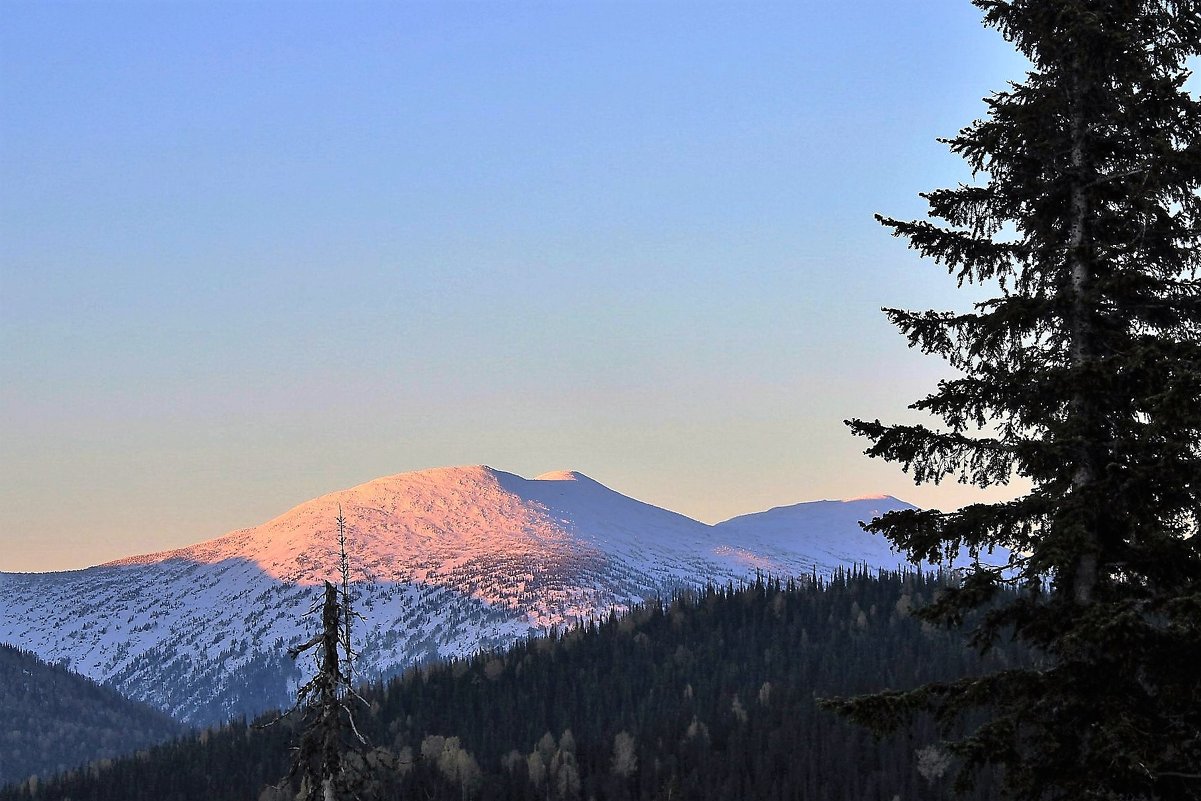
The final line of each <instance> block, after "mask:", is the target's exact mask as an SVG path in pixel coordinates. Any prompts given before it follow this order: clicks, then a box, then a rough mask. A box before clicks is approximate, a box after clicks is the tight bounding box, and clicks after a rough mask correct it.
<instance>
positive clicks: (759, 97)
mask: <svg viewBox="0 0 1201 801" xmlns="http://www.w3.org/2000/svg"><path fill="white" fill-rule="evenodd" d="M3 14H4V17H5V24H4V25H3V26H0V103H2V107H3V111H2V112H0V450H2V453H3V457H2V465H0V471H2V472H0V553H2V554H3V557H0V569H7V570H35V569H36V570H43V569H60V568H66V567H81V566H84V565H87V564H93V563H95V562H98V561H102V560H104V559H110V558H116V557H119V556H123V555H127V554H131V553H135V552H142V551H148V550H157V549H162V548H166V547H172V546H176V545H181V544H186V543H189V542H193V541H196V540H198V539H202V538H207V537H211V536H216V535H218V534H221V533H224V532H225V531H227V530H230V529H232V528H236V527H241V526H247V525H254V524H257V523H259V522H262V521H263V520H265V519H267V518H269V517H271V516H274V515H275V514H278V513H280V512H282V511H284V510H285V509H287V508H288V507H290V506H291V505H294V504H295V503H299V502H301V501H304V500H306V499H308V498H310V497H313V496H315V495H318V494H321V493H323V492H327V491H331V490H334V489H338V488H341V487H345V486H349V485H352V484H355V483H359V482H361V481H365V480H369V479H371V478H374V477H376V476H379V475H384V474H388V473H395V472H401V471H405V470H412V469H421V468H425V467H434V466H441V465H452V464H476V463H486V464H490V465H492V466H494V467H498V468H501V469H506V470H510V471H513V472H518V473H521V474H524V475H527V476H532V475H536V474H538V473H541V472H544V471H548V470H555V469H569V468H570V469H578V470H582V471H583V472H585V473H588V474H589V475H592V476H593V477H594V478H596V479H598V480H600V481H602V482H604V483H607V484H609V485H610V486H612V487H614V488H615V489H618V490H621V491H624V492H626V493H627V494H632V495H634V496H636V497H639V498H641V499H643V500H647V501H650V502H652V503H656V504H659V505H662V506H667V507H668V508H672V509H675V510H677V511H680V512H683V513H686V514H691V515H693V516H696V517H699V518H701V519H704V520H709V521H716V520H719V519H723V518H726V517H729V516H732V515H735V514H740V513H745V512H751V511H757V510H760V509H764V508H767V507H770V506H773V505H780V504H787V503H795V502H798V501H801V500H811V499H816V498H822V497H847V496H853V495H859V494H867V493H879V492H887V493H891V494H895V495H898V496H900V497H903V498H906V499H908V500H912V501H914V502H916V503H920V504H924V505H941V506H943V507H948V506H955V505H958V504H960V503H963V502H965V501H966V500H968V499H970V498H974V497H977V495H976V494H975V493H974V492H973V491H971V490H967V489H964V488H961V487H957V486H951V487H941V488H914V487H913V486H912V484H911V482H910V481H909V480H908V479H907V478H906V477H905V476H904V475H903V474H901V473H900V471H899V470H898V469H897V468H895V467H894V466H891V465H886V464H877V463H874V462H871V461H869V460H867V459H866V458H865V457H862V456H861V455H860V454H861V451H862V449H863V447H864V446H865V443H863V442H861V441H857V440H854V439H853V438H851V437H849V436H848V435H847V434H846V432H845V429H844V428H843V426H842V425H841V422H840V421H841V420H842V419H843V418H845V417H848V416H865V417H872V418H874V417H880V418H883V419H909V418H908V417H907V415H908V413H907V412H906V411H905V406H906V404H907V403H908V402H910V401H912V400H915V399H917V398H918V397H919V396H920V395H921V394H923V393H924V392H925V391H926V390H928V389H930V388H931V387H932V385H933V382H934V381H935V380H936V379H937V377H939V376H940V375H943V374H944V373H943V369H942V367H941V366H940V365H939V364H937V363H935V362H933V361H931V360H929V359H926V358H924V357H921V356H919V355H917V354H913V353H911V352H909V351H908V350H907V349H906V347H905V343H904V340H903V339H902V338H901V337H900V336H899V335H897V334H896V333H895V332H894V331H893V330H892V329H891V328H889V326H888V325H887V323H886V321H885V320H884V318H883V316H882V315H881V314H880V313H879V311H878V309H879V307H881V306H884V305H900V306H912V307H920V308H925V307H940V308H941V307H950V306H953V305H959V306H961V305H963V304H964V303H965V302H967V300H968V299H969V296H968V295H967V294H965V293H962V292H957V291H955V289H954V284H953V282H952V281H951V280H949V279H948V278H947V277H946V276H945V275H944V274H943V273H942V272H941V271H940V270H939V268H937V267H936V266H934V265H932V264H923V263H921V262H919V261H918V260H916V259H915V257H914V256H913V255H912V254H911V253H909V252H908V251H906V250H905V247H904V244H903V243H902V242H898V241H896V240H893V239H891V238H890V237H889V236H888V234H887V232H886V231H885V230H884V229H883V228H881V227H880V226H879V225H877V224H876V223H875V222H874V221H873V219H872V214H873V213H874V212H877V211H881V212H886V213H889V214H893V215H897V216H906V215H909V216H918V215H921V214H922V213H923V212H924V208H923V205H922V202H921V200H920V199H919V198H918V197H917V192H919V191H923V190H927V189H932V188H934V187H936V186H943V185H948V184H950V183H953V182H954V181H957V180H963V179H966V178H967V177H968V176H967V175H966V174H965V170H964V168H963V167H962V165H961V164H960V163H959V162H958V161H957V160H956V159H955V158H954V157H953V156H951V155H949V154H948V153H946V151H945V149H944V148H943V146H941V145H939V144H938V143H937V142H935V141H934V139H935V137H936V136H945V135H950V134H953V133H954V132H955V131H956V130H957V129H958V128H959V127H961V126H962V125H965V124H967V123H968V122H970V121H971V120H972V119H973V118H974V117H976V116H979V115H980V114H981V113H982V109H983V104H982V103H981V102H980V99H981V98H982V97H983V96H984V95H986V94H987V93H988V92H989V91H991V90H994V89H999V88H1002V87H1003V85H1004V81H1005V80H1007V79H1010V78H1014V79H1017V78H1020V77H1021V74H1022V70H1023V68H1024V63H1023V62H1022V60H1021V59H1020V58H1019V57H1018V56H1016V55H1015V54H1013V53H1012V52H1011V51H1010V49H1009V48H1008V46H1007V45H1006V44H1005V43H1004V42H1003V41H1002V40H1001V38H1000V37H999V36H998V35H996V34H995V33H993V32H990V31H986V30H984V29H983V28H982V27H981V26H980V25H979V22H978V16H977V12H976V10H975V9H974V8H973V7H972V6H971V5H970V4H969V3H967V2H966V0H923V2H907V3H897V2H876V1H875V0H870V1H867V2H857V3H846V4H843V3H796V2H788V3H778V4H777V3H751V2H739V3H667V2H651V3H586V2H573V3H567V2H559V3H507V2H506V3H500V2H497V3H455V2H451V3H435V2H428V3H378V4H375V3H354V2H352V3H315V2H314V3H275V2H255V3H251V2H245V3H241V2H239V3H232V2H230V3H213V2H207V3H186V2H173V3H150V4H139V3H115V4H100V3H79V4H73V3H40V2H39V3H26V2H11V0H5V2H4V3H3ZM1001 492H1002V494H1004V492H1005V491H1004V490H1002V491H1001ZM988 497H996V496H995V495H992V496H988Z"/></svg>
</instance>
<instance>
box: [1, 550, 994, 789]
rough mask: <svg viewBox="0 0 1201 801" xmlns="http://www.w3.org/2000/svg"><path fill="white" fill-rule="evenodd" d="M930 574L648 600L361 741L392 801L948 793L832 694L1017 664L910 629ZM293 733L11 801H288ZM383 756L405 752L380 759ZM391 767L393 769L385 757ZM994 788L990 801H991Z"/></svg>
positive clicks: (928, 761) (404, 682)
mask: <svg viewBox="0 0 1201 801" xmlns="http://www.w3.org/2000/svg"><path fill="white" fill-rule="evenodd" d="M941 583H942V579H941V578H940V577H938V576H932V575H925V576H923V575H905V576H900V575H896V574H889V575H886V576H883V577H880V578H875V577H869V576H865V575H845V574H842V575H838V576H836V577H835V578H834V579H833V580H832V581H830V582H822V583H811V582H803V583H800V584H787V585H784V586H781V585H780V584H778V583H776V582H771V581H767V582H763V581H761V582H758V583H756V584H754V585H752V586H750V587H746V588H741V589H734V588H728V587H727V588H725V589H710V590H708V591H706V592H703V593H699V594H695V595H692V596H689V597H682V598H677V599H676V600H673V601H670V602H663V603H656V604H651V605H649V606H648V607H645V608H642V609H639V610H637V611H635V612H634V613H632V614H631V615H629V616H627V617H623V618H620V619H618V618H611V619H609V620H607V621H604V622H602V623H600V624H594V625H590V626H587V627H585V628H583V629H578V630H572V631H570V632H567V633H565V634H557V635H553V636H551V637H548V638H541V639H534V640H531V641H529V642H525V643H523V644H521V645H519V646H517V647H516V648H513V649H512V650H510V651H508V652H506V653H503V654H500V653H494V654H483V655H480V656H479V657H477V658H475V659H472V660H467V661H455V662H452V663H450V664H444V665H439V666H435V667H432V668H426V669H422V670H414V671H410V672H409V673H407V674H405V675H404V676H403V677H401V678H398V679H395V680H393V681H391V682H389V683H387V684H386V685H377V686H375V687H370V688H366V689H365V690H364V692H363V695H364V698H365V699H366V701H367V702H368V703H369V705H370V708H369V709H364V711H363V713H362V714H361V715H359V721H358V722H359V727H360V728H361V729H362V730H363V732H364V734H366V735H367V737H368V739H369V740H370V743H371V747H372V748H374V749H377V750H376V752H375V753H374V754H370V755H369V759H368V760H367V761H369V762H371V763H373V764H375V763H378V765H379V767H378V769H377V770H376V771H375V773H374V778H375V780H376V782H375V786H374V787H373V788H372V790H371V792H368V793H367V794H365V795H364V797H365V798H366V797H368V796H371V795H375V796H377V797H381V798H421V799H446V800H447V801H462V799H465V798H470V799H480V801H485V800H486V801H501V800H502V799H535V798H537V799H547V798H550V799H556V798H563V799H567V798H581V799H589V798H596V799H737V798H745V799H751V798H754V799H764V800H770V799H802V798H803V799H812V800H813V801H821V800H824V799H828V800H829V801H835V800H836V799H847V800H848V801H850V800H851V799H854V801H871V800H872V799H880V801H891V799H893V798H894V796H898V795H899V796H900V797H901V798H924V799H930V798H942V797H949V788H948V787H947V786H946V785H947V784H948V782H947V781H946V778H945V777H944V778H942V779H939V778H937V777H936V776H935V774H936V773H937V772H938V770H937V769H938V768H939V767H940V762H942V760H941V759H939V758H938V755H937V754H936V753H935V752H932V751H929V752H928V751H923V749H924V748H925V747H926V746H928V745H930V743H931V742H932V741H933V740H934V739H935V738H934V736H933V733H932V729H931V727H930V726H929V724H927V725H925V726H919V727H918V729H917V733H916V734H913V735H909V736H898V737H894V738H892V739H888V740H885V741H882V742H876V741H874V740H873V739H872V737H871V735H869V734H867V733H866V732H865V731H863V730H861V729H858V728H856V727H854V726H851V725H848V724H846V723H844V722H843V721H841V720H839V719H838V718H836V717H835V716H834V715H832V714H830V713H827V712H825V711H822V710H820V709H818V707H817V705H816V703H815V697H818V696H827V695H838V694H845V693H855V692H860V691H863V690H868V689H878V688H884V687H892V688H900V687H909V686H913V685H915V684H918V683H921V682H925V681H930V680H935V679H939V678H949V677H953V676H961V675H965V674H969V673H972V672H978V671H981V670H986V669H988V670H991V669H997V668H999V667H1002V666H1003V665H1004V664H1006V663H1007V662H1008V661H1010V660H1014V659H1016V656H1015V655H1014V654H1012V653H1005V652H1000V653H997V654H995V655H993V656H990V657H989V663H988V664H982V663H981V661H980V660H979V658H977V657H976V656H975V655H974V653H973V652H971V651H969V650H968V649H967V648H966V647H965V646H964V645H963V643H962V640H961V638H959V637H958V636H957V635H954V634H951V633H949V632H945V631H941V630H934V629H932V628H930V627H929V626H928V625H923V624H922V623H921V622H920V621H917V620H915V619H914V618H913V617H912V616H911V615H910V610H911V609H913V608H914V607H915V606H918V605H920V604H922V603H925V602H927V601H929V600H930V599H931V598H932V597H933V595H934V594H935V593H936V592H938V590H939V587H940V586H941ZM294 734H295V732H294V731H293V730H291V729H290V726H289V724H288V722H287V719H286V720H285V722H283V723H280V724H278V725H275V726H272V727H270V728H267V729H265V730H256V729H254V728H253V727H249V726H247V725H245V724H242V723H238V724H235V725H231V726H229V727H226V728H224V729H222V730H219V731H213V732H206V733H204V734H201V735H196V736H193V737H191V738H190V739H188V740H184V741H179V742H176V743H172V744H169V745H166V746H162V747H159V748H156V749H153V750H152V751H151V752H150V753H149V754H148V755H145V756H143V757H139V758H136V759H126V760H121V761H118V762H115V763H114V764H112V765H111V766H109V767H106V768H104V769H102V770H99V771H95V770H94V771H90V772H86V771H85V772H76V773H74V774H71V775H69V776H67V777H65V778H63V779H60V780H59V781H56V782H53V783H45V782H44V783H42V785H41V786H40V787H39V788H38V790H37V793H36V796H33V795H31V793H30V792H29V788H26V787H22V788H10V789H9V790H8V791H6V792H0V801H15V800H16V799H30V798H31V797H37V798H39V799H63V798H70V799H72V800H73V801H109V800H110V799H112V800H113V801H116V799H120V800H121V801H137V800H138V799H146V800H147V801H151V799H153V801H176V800H178V801H184V799H197V801H200V799H204V801H213V800H214V799H229V801H234V800H235V799H245V800H246V801H255V800H256V799H259V798H260V797H262V798H265V799H271V798H275V797H280V798H282V797H284V796H283V795H281V794H278V793H276V792H275V791H273V790H271V789H268V788H267V784H268V783H269V782H275V781H278V780H279V779H280V778H281V777H283V776H284V775H285V774H286V773H287V770H288V760H289V756H288V745H289V742H290V741H291V739H292V738H293V736H294ZM383 749H386V750H387V752H388V754H384V753H383ZM377 757H382V758H377ZM986 784H987V783H983V784H982V786H980V787H978V789H977V792H976V794H975V796H973V797H975V798H990V797H992V794H991V792H990V788H989V787H988V786H985V785H986Z"/></svg>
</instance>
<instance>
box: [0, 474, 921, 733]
mask: <svg viewBox="0 0 1201 801" xmlns="http://www.w3.org/2000/svg"><path fill="white" fill-rule="evenodd" d="M339 507H341V509H342V512H343V514H344V516H345V518H346V520H347V523H348V532H349V533H348V541H349V550H350V552H351V565H352V579H353V580H354V587H353V591H352V592H353V595H354V597H355V599H356V600H355V604H356V608H357V609H358V611H360V612H361V613H362V614H363V615H364V617H365V618H366V620H365V621H363V622H360V623H359V624H358V626H357V628H356V630H355V632H354V637H355V640H356V643H357V646H358V650H360V651H361V654H362V655H361V657H360V659H359V661H358V662H357V672H358V675H359V676H360V677H363V678H368V677H372V676H382V675H388V674H392V673H395V672H398V671H399V670H402V669H403V668H404V667H406V666H408V665H412V664H414V663H418V662H422V661H425V660H428V659H433V658H440V657H449V656H456V655H457V656H463V655H467V654H470V653H472V652H474V651H476V650H478V649H480V648H487V647H494V646H501V645H505V644H507V643H511V642H513V641H514V640H516V639H518V638H521V637H524V636H527V635H529V634H533V633H538V632H541V631H545V630H547V629H548V628H549V627H551V626H552V625H562V624H570V623H573V622H576V621H579V620H581V619H583V618H586V617H587V616H589V615H597V614H607V613H608V611H609V610H610V609H612V608H615V607H616V608H622V607H625V606H627V605H629V604H630V603H633V602H637V601H639V600H642V599H643V598H645V597H648V596H652V595H654V594H656V593H666V592H670V591H671V590H672V589H674V588H677V587H680V586H685V585H696V584H700V583H704V582H707V581H718V582H725V581H727V580H731V581H738V580H741V579H743V578H745V577H747V576H748V575H753V574H754V572H755V571H756V570H762V571H765V572H770V573H774V574H777V575H797V574H804V575H808V574H809V573H811V572H812V571H814V570H816V571H817V572H818V573H822V574H825V573H829V572H830V571H832V570H833V569H835V568H836V567H838V566H840V565H841V566H847V565H850V564H852V563H860V564H861V563H864V562H866V563H867V564H869V565H873V566H880V567H896V566H897V565H898V564H900V563H902V562H903V561H904V560H903V558H902V557H901V556H900V555H899V554H897V553H895V552H892V551H890V550H889V549H888V547H887V543H885V542H884V541H883V540H881V539H879V538H876V537H873V536H871V535H868V534H865V533H863V532H862V531H861V530H860V529H859V526H858V521H860V520H869V519H871V518H872V517H874V516H876V515H878V514H880V513H882V512H885V511H888V510H891V509H901V508H912V507H910V506H909V505H908V504H905V503H903V502H901V501H898V500H896V499H895V498H889V497H883V498H871V499H860V500H849V501H820V502H817V503H811V504H798V505H797V506H790V507H781V508H778V509H773V510H771V511H768V512H763V513H760V514H755V515H746V516H744V517H738V518H734V519H733V520H729V521H726V522H724V523H721V524H718V525H716V526H710V525H707V524H705V523H701V522H699V521H697V520H693V519H691V518H688V517H685V516H683V515H679V514H676V513H674V512H669V511H667V510H665V509H660V508H658V507H656V506H652V505H650V504H646V503H642V502H641V501H636V500H634V499H632V498H629V497H626V496H625V495H622V494H620V493H617V492H614V491H613V490H610V489H608V488H607V487H605V486H603V485H601V484H599V483H597V482H596V481H593V480H592V479H590V478H588V477H586V476H584V475H581V474H579V473H575V472H563V473H547V474H545V475H542V476H538V477H537V478H535V479H525V478H522V477H520V476H517V475H513V474H511V473H505V472H502V471H499V470H494V469H492V468H489V467H458V468H444V469H437V470H427V471H421V472H414V473H402V474H400V475H395V476H388V477H385V478H380V479H377V480H375V481H371V482H368V483H366V484H362V485H360V486H357V487H353V488H351V489H347V490H343V491H341V492H335V493H331V494H329V495H325V496H322V497H320V498H317V499H315V500H312V501H309V502H308V503H304V504H301V505H300V506H297V507H296V508H294V509H292V510H290V511H288V512H286V513H285V514H283V515H281V516H279V517H277V518H275V519H274V520H271V521H268V522H267V523H264V524H262V525H260V526H257V527H255V528H249V529H243V530H240V531H234V532H231V533H229V534H226V535H225V536H222V537H218V538H216V539H213V540H209V541H207V542H203V543H200V544H198V545H193V546H191V547H188V548H182V549H179V550H175V551H166V552H162V553H155V554H147V555H144V556H136V557H131V558H128V559H122V560H119V561H116V562H111V563H109V564H105V565H100V566H98V567H93V568H88V569H86V570H78V571H69V572H61V573H0V597H3V599H4V603H3V605H2V606H0V641H2V642H9V643H12V644H15V645H18V646H20V647H22V648H25V649H28V650H30V651H33V652H35V653H37V654H38V655H39V656H41V657H42V658H43V659H45V660H47V661H50V662H58V661H60V660H67V661H68V662H69V664H70V666H71V667H72V668H73V669H75V670H76V671H79V672H81V673H83V674H85V675H87V676H90V677H92V678H94V679H96V680H98V681H101V682H105V683H107V684H109V685H111V686H113V687H115V688H116V689H118V690H119V691H121V692H123V693H124V694H126V695H128V696H130V697H133V698H136V699H139V700H144V701H147V702H149V703H151V704H153V705H156V706H158V707H160V708H161V709H164V710H165V711H167V712H169V713H171V714H173V715H175V716H177V717H179V718H181V719H183V720H186V721H190V722H193V723H210V722H214V721H218V720H223V719H225V718H227V717H229V716H230V715H233V714H238V713H247V714H253V713H256V712H259V711H261V710H263V709H266V708H269V707H271V706H276V705H284V704H287V703H288V701H289V698H290V692H291V688H292V687H294V682H295V680H296V678H297V677H299V675H300V668H303V669H304V670H305V671H308V670H309V667H308V666H307V665H302V666H300V667H298V666H295V665H293V664H291V662H290V660H289V659H288V658H287V656H286V654H285V645H286V644H290V643H293V642H296V641H298V640H300V639H301V638H302V635H304V634H305V633H306V632H308V631H310V630H311V629H312V628H313V627H314V625H315V621H314V620H313V619H311V618H305V617H304V613H306V612H307V611H309V609H310V608H311V607H312V605H313V603H314V601H315V600H316V599H317V598H318V594H319V590H318V586H319V585H320V583H321V582H322V580H323V579H327V578H329V579H333V578H334V577H335V572H336V565H337V558H336V555H335V552H336V542H335V540H336V537H335V535H334V531H335V518H336V516H337V514H338V509H339Z"/></svg>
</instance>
